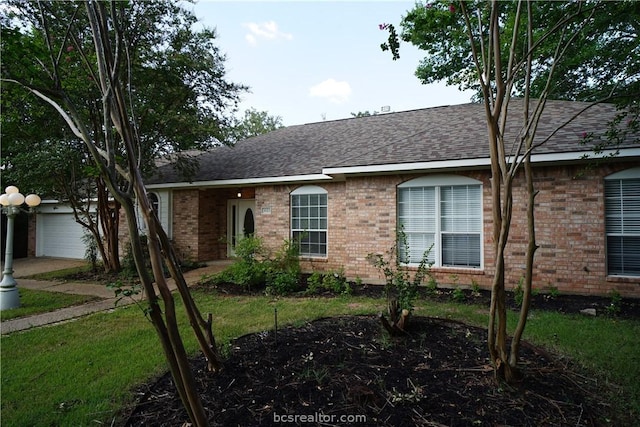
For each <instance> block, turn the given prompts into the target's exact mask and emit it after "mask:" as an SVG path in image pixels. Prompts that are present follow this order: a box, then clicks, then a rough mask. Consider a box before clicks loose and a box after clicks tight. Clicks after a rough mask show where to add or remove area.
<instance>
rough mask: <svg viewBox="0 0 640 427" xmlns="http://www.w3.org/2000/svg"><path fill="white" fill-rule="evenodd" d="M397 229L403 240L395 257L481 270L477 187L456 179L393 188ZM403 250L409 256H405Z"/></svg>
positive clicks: (442, 178) (424, 180)
mask: <svg viewBox="0 0 640 427" xmlns="http://www.w3.org/2000/svg"><path fill="white" fill-rule="evenodd" d="M398 225H399V226H400V228H401V230H402V231H403V233H404V235H405V237H406V248H405V247H404V245H402V244H401V245H399V246H400V256H401V258H402V260H403V261H404V262H406V263H408V264H417V263H419V262H420V261H421V260H422V257H423V254H424V253H425V251H427V250H429V248H431V251H430V252H429V255H428V260H429V261H430V262H432V263H433V264H434V266H438V267H460V268H481V267H482V253H483V250H482V185H481V183H480V182H479V181H476V180H473V179H471V178H466V177H461V176H445V175H436V176H430V177H423V178H417V179H414V180H411V181H407V182H405V183H403V184H400V185H399V186H398ZM407 249H408V251H407Z"/></svg>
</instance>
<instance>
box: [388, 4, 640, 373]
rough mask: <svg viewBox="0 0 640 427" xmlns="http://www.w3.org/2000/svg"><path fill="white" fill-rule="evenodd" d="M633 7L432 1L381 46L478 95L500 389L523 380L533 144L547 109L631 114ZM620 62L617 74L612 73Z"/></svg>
mask: <svg viewBox="0 0 640 427" xmlns="http://www.w3.org/2000/svg"><path fill="white" fill-rule="evenodd" d="M632 3H633V2H625V3H622V2H619V3H617V4H612V3H609V2H530V1H511V2H499V1H486V2H465V1H456V2H450V1H436V2H429V3H426V4H417V5H416V7H415V8H414V9H412V10H411V11H409V12H408V13H407V15H406V16H405V17H404V18H403V19H402V23H401V26H402V32H401V35H400V36H399V35H398V34H397V32H396V29H395V27H394V26H393V25H389V24H382V25H381V29H386V30H388V32H389V38H388V40H387V42H385V43H383V44H382V46H381V47H382V49H383V50H390V51H391V53H392V55H393V59H398V58H399V47H400V40H404V41H408V42H411V43H412V44H414V45H416V46H418V47H419V48H420V49H422V50H424V51H426V53H427V56H426V57H425V58H424V59H423V61H422V62H421V63H420V65H419V66H418V69H417V71H416V75H417V76H418V77H419V78H420V79H421V80H422V81H423V82H424V83H431V82H435V81H440V80H446V81H447V83H448V84H455V85H459V86H460V87H461V88H464V89H468V88H472V89H475V90H476V91H477V100H478V101H479V102H481V103H482V104H483V105H484V110H485V116H486V123H487V131H488V132H487V135H488V144H489V149H490V157H491V212H492V226H493V233H492V243H493V249H494V256H495V263H494V265H493V267H494V277H493V283H492V289H491V290H492V298H491V305H490V313H489V325H488V347H489V354H490V358H491V361H492V363H493V366H494V370H495V373H496V376H497V378H499V379H501V380H505V381H507V382H515V381H518V380H519V379H520V378H521V372H520V370H519V366H518V357H519V348H520V342H521V338H522V334H523V333H524V329H525V325H526V322H527V317H528V312H529V306H530V299H531V289H532V282H533V269H534V265H535V252H536V249H537V247H538V246H537V243H536V235H535V210H534V207H535V197H536V194H537V190H536V189H535V179H534V173H535V172H534V168H533V167H532V165H531V154H532V153H533V152H534V151H535V149H536V147H539V146H540V145H542V144H544V143H545V141H544V140H540V139H536V129H537V126H538V123H539V121H540V117H541V115H542V113H543V111H544V106H545V102H546V100H547V99H587V100H591V101H593V102H594V103H596V102H602V101H604V100H608V101H611V100H618V101H620V102H622V103H624V104H626V105H627V107H628V106H631V107H634V105H633V104H634V103H637V93H638V91H637V89H638V86H639V85H638V82H639V81H640V67H639V65H640V61H639V60H638V57H639V56H638V55H637V51H638V48H639V43H638V30H639V29H640V26H639V25H638V22H640V21H638V19H637V17H638V13H639V11H638V9H637V7H636V6H635V5H634V4H632ZM613 17H615V18H616V19H612V18H613ZM618 40H619V42H618ZM616 61H620V63H619V64H620V65H617V66H616V67H611V64H613V63H615V62H616ZM514 97H520V98H522V100H523V104H524V109H523V112H522V115H521V116H520V117H517V116H514V114H513V113H512V112H511V111H510V110H509V106H510V101H511V100H512V99H513V98H514ZM636 107H637V106H636ZM630 112H631V114H635V115H636V116H637V109H636V110H634V109H633V108H631V109H627V110H625V111H624V112H623V114H629V113H630ZM636 116H634V117H636ZM632 122H633V120H632ZM507 123H511V124H512V123H519V128H520V133H519V135H518V136H517V138H516V140H507V139H506V136H505V135H506V126H507ZM635 123H637V120H635ZM616 125H617V123H612V129H614V130H613V131H612V133H610V135H611V134H615V133H616V131H615V129H616ZM618 136H619V134H618ZM619 139H620V138H618V140H619ZM520 174H522V175H524V179H525V188H526V198H525V199H526V217H527V228H526V234H527V239H528V244H527V248H526V254H525V274H524V278H523V284H522V285H523V300H522V305H521V309H520V314H519V317H518V322H517V325H516V328H515V331H514V333H513V336H512V337H511V339H509V337H508V334H507V304H506V289H507V285H508V284H507V283H506V271H507V269H509V268H512V267H511V266H510V265H509V264H508V257H507V254H506V248H507V243H508V242H509V235H510V231H511V221H512V219H513V209H514V207H513V203H514V184H515V182H516V179H518V178H519V175H520ZM512 286H515V284H512Z"/></svg>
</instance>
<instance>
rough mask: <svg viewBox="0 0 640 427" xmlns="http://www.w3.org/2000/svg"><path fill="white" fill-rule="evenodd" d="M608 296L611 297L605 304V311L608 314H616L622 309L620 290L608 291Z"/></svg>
mask: <svg viewBox="0 0 640 427" xmlns="http://www.w3.org/2000/svg"><path fill="white" fill-rule="evenodd" d="M609 297H610V298H611V302H610V303H609V305H608V306H607V313H608V314H609V316H617V315H618V314H620V310H621V309H622V307H621V305H622V296H621V295H620V292H618V291H616V290H615V289H614V290H612V291H610V292H609Z"/></svg>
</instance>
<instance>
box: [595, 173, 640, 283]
mask: <svg viewBox="0 0 640 427" xmlns="http://www.w3.org/2000/svg"><path fill="white" fill-rule="evenodd" d="M604 196H605V219H606V233H607V273H608V274H610V275H616V276H640V168H632V169H627V170H624V171H622V172H618V173H615V174H612V175H609V176H608V177H606V178H605V181H604Z"/></svg>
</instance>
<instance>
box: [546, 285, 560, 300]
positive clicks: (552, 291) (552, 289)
mask: <svg viewBox="0 0 640 427" xmlns="http://www.w3.org/2000/svg"><path fill="white" fill-rule="evenodd" d="M547 290H548V294H547V295H549V298H551V299H555V298H558V297H559V296H560V290H559V289H558V287H557V286H553V285H549V286H548V287H547Z"/></svg>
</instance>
